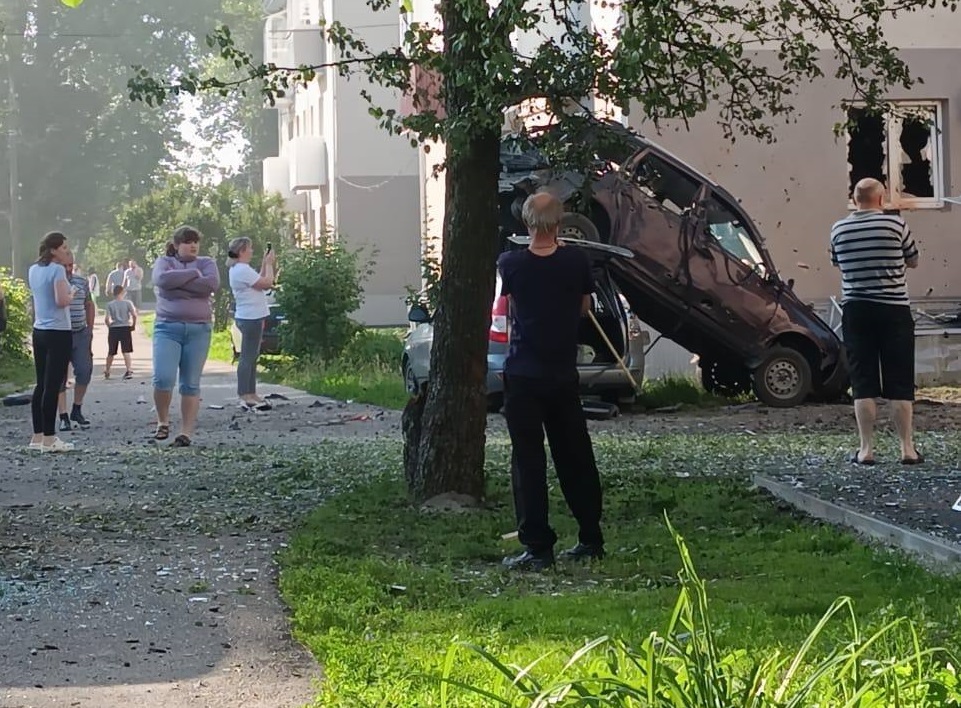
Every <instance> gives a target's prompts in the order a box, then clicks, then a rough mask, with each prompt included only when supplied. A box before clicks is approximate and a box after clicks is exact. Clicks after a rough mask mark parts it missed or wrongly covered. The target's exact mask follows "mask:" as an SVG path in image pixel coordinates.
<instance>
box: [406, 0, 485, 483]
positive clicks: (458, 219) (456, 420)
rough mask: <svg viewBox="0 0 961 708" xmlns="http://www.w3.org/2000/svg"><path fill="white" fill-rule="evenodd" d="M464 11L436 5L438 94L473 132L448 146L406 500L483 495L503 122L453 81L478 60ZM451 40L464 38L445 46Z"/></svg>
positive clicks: (455, 5)
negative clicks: (426, 367) (438, 267)
mask: <svg viewBox="0 0 961 708" xmlns="http://www.w3.org/2000/svg"><path fill="white" fill-rule="evenodd" d="M465 4H468V3H464V2H463V0H461V2H455V1H454V0H446V1H445V2H442V3H441V15H442V18H443V21H444V34H445V39H446V42H445V53H446V55H447V58H448V61H449V62H450V63H449V64H448V67H449V68H451V71H450V73H449V74H448V75H447V76H446V77H445V87H444V98H445V107H446V111H447V117H448V120H449V121H451V122H452V123H453V124H460V125H461V126H463V125H465V124H466V125H471V126H472V127H471V129H470V130H469V131H464V130H462V131H461V132H460V135H459V136H457V138H455V139H453V140H450V141H448V144H447V147H448V152H447V165H446V199H445V202H446V206H445V209H446V214H445V219H444V238H443V270H442V273H441V280H440V297H439V303H438V307H437V312H436V313H435V316H434V343H433V347H432V351H431V364H430V372H431V374H430V375H431V382H430V386H429V387H428V389H427V398H426V401H425V404H424V412H423V418H422V420H421V432H420V437H419V441H418V442H419V445H418V450H417V469H416V470H415V474H414V478H413V479H412V480H411V494H412V496H413V497H414V498H415V499H418V500H424V499H429V498H431V497H433V496H436V495H437V494H443V493H445V492H457V493H460V494H467V495H469V496H471V497H474V498H475V499H481V498H483V496H484V481H485V480H484V444H485V441H486V435H485V431H486V427H487V391H486V378H487V347H488V330H489V328H490V317H491V302H492V301H493V293H494V275H495V260H496V258H497V253H498V247H497V244H498V211H497V180H498V175H499V173H500V126H501V122H502V120H503V119H502V117H501V116H500V115H499V114H498V115H496V116H483V117H480V119H479V117H478V116H477V115H476V111H477V107H478V106H480V105H483V104H484V100H483V99H481V98H479V97H478V96H477V95H476V93H475V92H477V91H478V90H479V89H478V87H476V86H471V85H470V84H469V82H462V83H461V84H460V85H457V84H456V83H455V82H454V81H453V80H452V77H456V76H457V74H458V72H457V71H456V70H454V69H453V67H454V66H456V65H458V64H460V65H463V66H465V69H466V70H467V73H469V72H470V69H469V68H468V67H469V66H470V65H471V64H472V63H474V62H476V61H478V56H479V55H480V52H479V49H478V48H477V47H476V46H472V45H473V44H474V42H473V41H471V40H470V39H468V40H466V41H463V40H465V38H466V37H471V35H470V32H469V29H470V28H469V27H468V26H467V25H468V20H467V19H465V11H464V5H465ZM475 35H476V33H475ZM455 36H456V37H458V38H459V39H460V40H462V41H459V42H453V41H451V38H452V37H455ZM478 41H479V40H478ZM465 132H466V133H468V134H467V135H464V133H465Z"/></svg>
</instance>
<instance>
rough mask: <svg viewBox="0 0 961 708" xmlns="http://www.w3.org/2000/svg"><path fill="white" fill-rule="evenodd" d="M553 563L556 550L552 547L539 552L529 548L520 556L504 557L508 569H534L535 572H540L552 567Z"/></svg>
mask: <svg viewBox="0 0 961 708" xmlns="http://www.w3.org/2000/svg"><path fill="white" fill-rule="evenodd" d="M553 565H554V551H553V550H552V549H548V550H546V551H540V552H537V553H535V552H534V551H531V550H530V549H528V550H526V551H524V552H523V553H521V554H520V555H519V556H513V557H509V558H505V559H504V567H505V568H507V569H508V570H532V571H534V572H540V571H542V570H547V569H548V568H551V567H552V566H553Z"/></svg>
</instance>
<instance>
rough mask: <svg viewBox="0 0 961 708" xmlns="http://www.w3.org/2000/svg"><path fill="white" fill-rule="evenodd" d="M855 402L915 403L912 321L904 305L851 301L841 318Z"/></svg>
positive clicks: (907, 308)
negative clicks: (886, 401)
mask: <svg viewBox="0 0 961 708" xmlns="http://www.w3.org/2000/svg"><path fill="white" fill-rule="evenodd" d="M841 327H842V332H843V334H844V348H845V349H846V350H847V355H848V369H849V371H850V374H851V390H852V393H853V394H854V398H855V399H859V398H878V397H882V398H886V399H888V400H889V401H913V400H914V317H913V316H912V315H911V308H910V307H908V306H907V305H888V304H884V303H879V302H866V301H862V300H852V301H850V302H846V303H844V312H843V314H842V317H841Z"/></svg>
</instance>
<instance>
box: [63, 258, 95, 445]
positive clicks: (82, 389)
mask: <svg viewBox="0 0 961 708" xmlns="http://www.w3.org/2000/svg"><path fill="white" fill-rule="evenodd" d="M64 268H65V269H66V271H67V278H68V279H69V281H70V284H71V285H72V286H73V288H74V295H73V300H72V301H71V302H70V329H71V335H70V339H71V351H70V363H71V364H72V365H73V373H74V386H73V407H72V408H71V409H70V413H69V415H68V414H67V381H66V378H65V379H64V382H63V385H62V386H61V387H60V396H59V397H58V398H59V400H58V404H59V405H58V409H59V411H60V430H61V431H67V430H73V424H74V423H76V424H77V425H78V426H80V428H82V429H84V430H86V429H87V428H89V427H90V421H88V420H87V419H86V418H84V415H83V411H82V406H83V398H84V396H85V395H86V394H87V387H88V386H89V385H90V379H91V378H92V377H93V325H94V321H95V320H96V317H97V311H96V309H95V308H94V306H93V298H92V297H91V293H90V286H89V284H88V283H87V279H86V278H84V277H83V276H82V275H79V274H75V273H74V272H73V268H74V265H73V258H72V257H71V258H70V259H69V260H68V261H67V262H66V263H65V264H64Z"/></svg>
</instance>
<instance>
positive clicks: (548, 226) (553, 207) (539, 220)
mask: <svg viewBox="0 0 961 708" xmlns="http://www.w3.org/2000/svg"><path fill="white" fill-rule="evenodd" d="M521 216H522V217H523V219H524V224H525V225H526V226H527V230H528V231H530V232H531V235H534V234H535V233H538V234H544V235H548V234H552V233H556V232H557V229H558V228H559V227H560V225H561V218H562V217H563V216H564V205H563V204H561V202H560V200H559V199H558V198H557V197H555V196H554V195H553V194H548V193H547V192H538V193H537V194H532V195H531V196H529V197H528V198H527V199H526V200H525V201H524V208H523V210H522V212H521Z"/></svg>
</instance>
